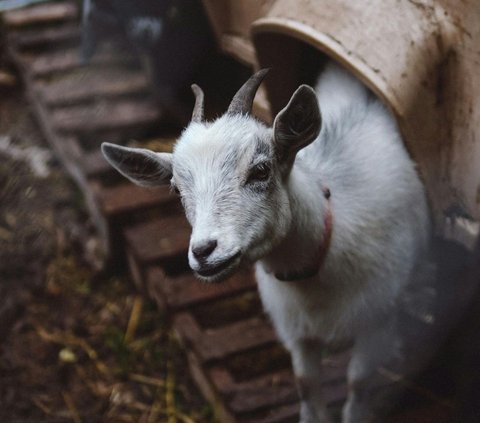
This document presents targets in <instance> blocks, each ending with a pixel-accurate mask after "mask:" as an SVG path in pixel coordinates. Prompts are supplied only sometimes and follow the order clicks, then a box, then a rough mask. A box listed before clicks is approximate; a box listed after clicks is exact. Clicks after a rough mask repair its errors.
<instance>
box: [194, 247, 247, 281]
mask: <svg viewBox="0 0 480 423" xmlns="http://www.w3.org/2000/svg"><path fill="white" fill-rule="evenodd" d="M241 255H242V253H241V251H239V252H237V253H236V254H234V255H233V256H231V257H229V258H227V259H226V260H224V261H222V262H221V263H218V264H215V265H211V266H202V267H201V268H200V269H198V270H195V273H196V274H197V275H198V276H200V277H201V278H202V279H205V280H207V281H209V282H218V281H221V280H224V279H226V278H228V277H229V276H230V275H231V274H232V273H233V272H234V271H235V270H236V268H237V267H238V265H239V264H240V258H241Z"/></svg>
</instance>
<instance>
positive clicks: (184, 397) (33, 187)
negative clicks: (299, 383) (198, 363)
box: [0, 56, 215, 423]
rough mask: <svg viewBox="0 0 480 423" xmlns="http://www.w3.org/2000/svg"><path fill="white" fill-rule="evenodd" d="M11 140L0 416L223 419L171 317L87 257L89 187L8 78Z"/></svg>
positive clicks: (3, 247) (4, 197) (3, 106)
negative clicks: (67, 169)
mask: <svg viewBox="0 0 480 423" xmlns="http://www.w3.org/2000/svg"><path fill="white" fill-rule="evenodd" d="M1 59H2V57H1V56H0V68H2V60H1ZM2 146H3V149H2V148H0V422H2V423H3V422H5V423H7V422H8V423H26V422H35V423H44V422H45V423H46V422H67V421H74V422H75V423H80V422H89V423H94V422H168V423H174V422H186V423H188V422H212V421H214V420H215V418H214V416H213V415H212V411H211V409H210V407H209V406H208V405H207V404H206V402H205V401H203V400H202V399H201V398H200V396H199V394H198V393H197V392H196V390H195V389H194V386H193V384H192V382H191V380H190V379H189V378H188V372H187V371H186V369H187V364H186V360H185V357H184V354H183V351H182V350H181V348H180V346H179V345H178V344H177V342H176V341H175V339H174V336H173V334H172V333H171V331H170V329H169V327H168V322H167V320H166V318H165V317H164V316H161V315H159V313H158V311H157V310H156V309H155V308H154V306H153V304H149V303H147V302H145V301H144V300H143V299H142V298H141V297H139V296H138V295H137V294H136V293H135V292H134V291H133V289H132V288H131V285H130V284H129V282H128V280H127V279H126V278H124V277H118V276H111V275H98V274H94V273H93V272H92V271H91V270H90V269H89V268H88V266H87V265H85V264H84V263H82V260H81V254H80V253H79V252H80V251H81V248H79V242H80V239H81V238H80V236H79V235H80V234H81V233H83V232H84V231H86V230H88V228H89V222H88V216H87V214H86V213H85V211H84V209H83V204H82V197H81V195H80V194H79V193H78V191H77V190H76V189H75V187H74V185H73V184H72V183H71V182H70V181H69V180H68V178H67V177H66V176H65V174H64V173H63V171H62V169H61V167H60V165H59V164H58V163H57V162H56V161H55V159H54V158H53V156H52V154H51V153H49V151H48V147H47V145H46V144H45V142H44V141H43V139H42V137H41V134H40V132H39V129H38V128H37V126H36V125H35V122H34V120H33V118H32V115H31V112H30V109H29V105H28V104H27V102H26V100H25V99H24V97H23V92H22V89H21V87H20V86H19V85H18V84H17V86H15V87H1V86H0V147H2ZM5 146H7V147H5ZM32 148H33V149H34V150H32ZM36 148H40V149H41V150H35V149H36ZM32 151H33V152H34V154H33V155H32V154H30V153H32ZM14 153H15V154H14ZM12 156H15V157H12ZM31 157H36V158H42V157H43V158H45V160H43V161H42V160H40V162H39V163H33V162H32V160H31ZM49 157H50V158H49ZM44 164H46V169H44V171H45V172H48V175H47V176H38V175H36V174H35V171H34V169H37V170H36V172H37V173H38V172H40V174H41V173H42V166H43V165H44Z"/></svg>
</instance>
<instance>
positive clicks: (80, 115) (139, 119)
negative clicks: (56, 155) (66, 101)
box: [51, 99, 161, 133]
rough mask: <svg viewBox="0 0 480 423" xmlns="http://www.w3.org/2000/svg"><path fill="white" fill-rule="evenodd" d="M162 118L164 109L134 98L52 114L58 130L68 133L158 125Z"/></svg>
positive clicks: (99, 103) (73, 107) (104, 102)
mask: <svg viewBox="0 0 480 423" xmlns="http://www.w3.org/2000/svg"><path fill="white" fill-rule="evenodd" d="M160 117H161V112H160V110H159V109H158V108H157V107H156V105H155V104H153V103H152V102H150V101H148V100H133V99H132V100H118V101H99V102H97V103H96V104H94V105H79V106H71V107H62V108H58V109H55V110H53V111H52V113H51V120H52V124H53V126H54V127H55V129H56V130H57V131H60V132H68V133H85V132H97V131H108V130H121V129H127V128H138V127H142V128H145V127H147V126H148V125H154V124H156V123H157V122H158V121H159V120H160Z"/></svg>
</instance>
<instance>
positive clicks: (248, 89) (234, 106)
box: [227, 69, 269, 115]
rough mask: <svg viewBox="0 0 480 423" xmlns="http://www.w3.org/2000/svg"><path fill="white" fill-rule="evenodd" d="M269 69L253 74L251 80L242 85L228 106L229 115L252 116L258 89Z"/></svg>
mask: <svg viewBox="0 0 480 423" xmlns="http://www.w3.org/2000/svg"><path fill="white" fill-rule="evenodd" d="M268 71H269V69H261V70H259V71H258V72H256V73H255V74H253V75H252V76H251V77H250V79H249V80H248V81H247V82H245V84H243V85H242V87H241V88H240V89H239V90H238V91H237V94H235V96H234V97H233V99H232V102H231V103H230V106H228V110H227V114H229V115H233V114H246V115H248V114H250V113H251V112H252V106H253V99H254V98H255V94H256V93H257V90H258V87H259V86H260V84H261V83H262V81H263V78H265V75H266V74H267V72H268Z"/></svg>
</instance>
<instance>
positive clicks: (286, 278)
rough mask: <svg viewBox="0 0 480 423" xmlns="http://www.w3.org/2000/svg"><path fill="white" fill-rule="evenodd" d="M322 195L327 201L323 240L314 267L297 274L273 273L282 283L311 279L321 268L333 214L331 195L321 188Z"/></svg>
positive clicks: (329, 240)
mask: <svg viewBox="0 0 480 423" xmlns="http://www.w3.org/2000/svg"><path fill="white" fill-rule="evenodd" d="M322 191H323V195H324V197H325V198H326V199H327V207H326V210H325V217H324V219H323V225H324V232H323V240H322V242H321V244H320V248H319V250H318V256H317V260H316V263H315V265H314V266H312V267H310V268H307V269H304V270H301V271H299V272H284V273H275V277H276V278H277V279H278V280H279V281H282V282H295V281H301V280H303V279H307V278H311V277H313V276H315V275H316V274H317V273H318V272H319V271H320V269H321V267H322V266H323V263H324V262H325V258H326V257H327V253H328V250H329V248H330V244H331V241H332V232H333V214H332V206H331V203H330V197H331V193H330V190H329V189H328V188H323V190H322Z"/></svg>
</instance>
